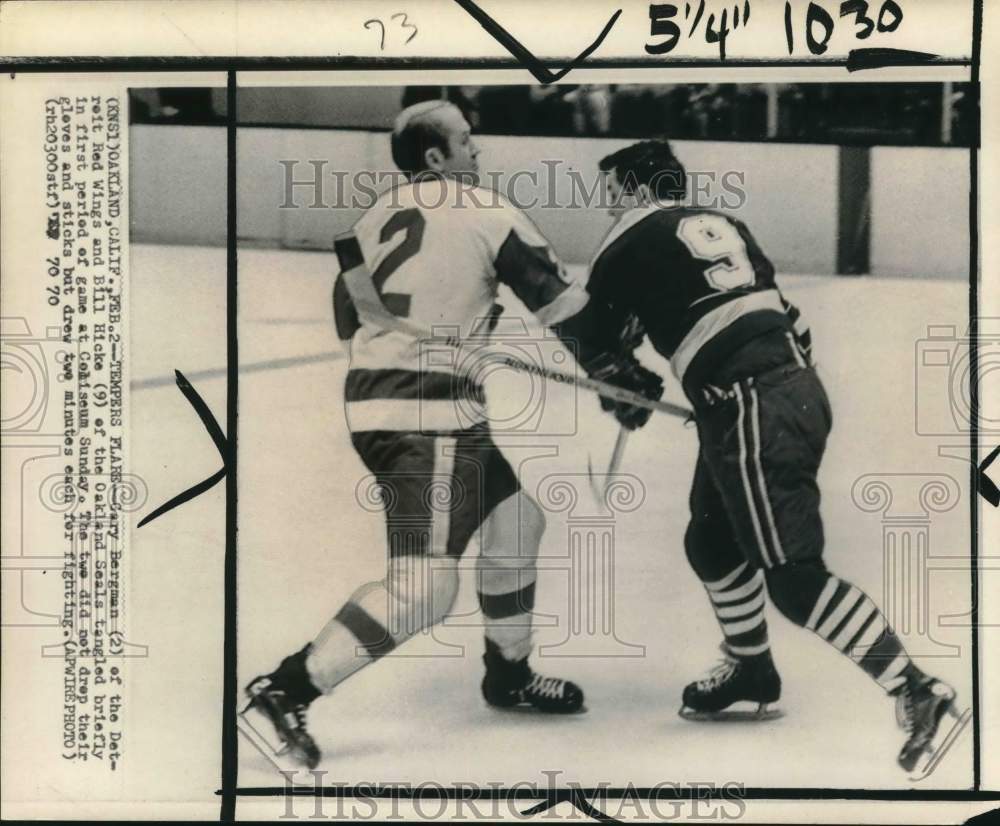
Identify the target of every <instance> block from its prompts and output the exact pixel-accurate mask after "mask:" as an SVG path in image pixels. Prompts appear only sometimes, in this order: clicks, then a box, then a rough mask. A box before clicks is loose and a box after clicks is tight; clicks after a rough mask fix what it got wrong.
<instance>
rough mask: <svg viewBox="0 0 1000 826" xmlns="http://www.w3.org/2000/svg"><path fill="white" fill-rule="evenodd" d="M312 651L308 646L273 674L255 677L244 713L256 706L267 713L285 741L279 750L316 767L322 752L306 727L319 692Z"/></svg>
mask: <svg viewBox="0 0 1000 826" xmlns="http://www.w3.org/2000/svg"><path fill="white" fill-rule="evenodd" d="M308 652H309V646H306V647H305V648H304V649H302V651H300V652H298V653H297V654H293V655H292V656H290V657H286V658H285V659H284V660H283V661H282V663H281V665H280V666H279V667H278V668H277V669H276V670H275V671H273V672H272V673H271V674H265V675H262V676H260V677H257V678H256V679H254V680H253V681H252V682H251V683H250V684H249V685H248V686H247V687H246V693H247V697H249V702H248V703H247V705H246V706H245V707H244V709H243V711H242V712H241V713H242V714H246V712H247V711H249V710H250V709H251V708H253V709H256V710H257V711H259V712H260V713H261V714H263V715H264V717H266V718H267V720H268V722H270V723H271V725H272V726H273V727H274V731H275V733H276V734H277V736H278V737H279V738H280V740H281V742H282V743H283V744H284V747H283V748H282V749H280V750H279V751H278V752H277V753H278V754H279V755H280V754H285V753H287V754H289V755H290V756H291V757H292V758H293V759H294V760H295V761H296V762H298V763H300V764H302V765H304V766H306V767H307V768H310V769H314V768H316V766H318V765H319V761H320V751H319V747H318V746H317V745H316V741H315V740H313V738H312V735H310V734H309V731H308V730H307V729H306V711H307V709H308V708H309V704H310V703H311V702H312V701H313V700H314V699H315V698H316V697H318V696H319V692H318V691H317V690H316V689H315V688H314V687H313V685H312V683H311V682H309V678H308V675H307V674H306V671H305V658H306V656H307V655H308Z"/></svg>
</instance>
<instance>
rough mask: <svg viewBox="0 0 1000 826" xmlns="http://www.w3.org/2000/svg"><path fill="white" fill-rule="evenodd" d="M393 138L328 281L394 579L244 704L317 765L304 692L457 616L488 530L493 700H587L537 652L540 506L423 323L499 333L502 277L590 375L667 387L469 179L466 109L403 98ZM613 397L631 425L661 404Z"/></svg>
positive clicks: (465, 333) (472, 159) (520, 703)
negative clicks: (371, 199)
mask: <svg viewBox="0 0 1000 826" xmlns="http://www.w3.org/2000/svg"><path fill="white" fill-rule="evenodd" d="M391 140H392V155H393V160H394V161H395V163H396V165H397V166H398V167H399V168H400V170H401V171H402V172H403V173H404V174H405V175H406V176H407V181H406V182H405V183H404V184H403V185H401V186H398V187H395V188H393V189H392V190H390V191H388V192H386V193H383V195H382V196H381V197H380V198H379V199H378V201H377V203H375V204H374V206H373V207H372V208H371V209H369V210H368V211H367V212H366V213H365V214H364V215H363V216H362V217H361V219H360V220H359V221H358V223H357V224H356V226H355V227H354V230H353V233H352V234H351V236H350V237H348V238H345V239H342V240H340V241H338V242H337V245H336V252H337V255H338V258H339V260H340V265H341V275H340V276H339V277H338V281H337V284H336V287H335V291H334V305H335V316H336V324H337V331H338V334H339V336H340V337H341V338H342V339H344V340H347V341H349V342H350V355H351V363H350V369H349V371H348V374H347V379H346V383H345V390H344V398H345V406H346V414H347V422H348V426H349V429H350V431H351V440H352V443H353V445H354V448H355V449H356V451H357V452H358V454H359V455H360V457H361V458H362V460H363V461H364V463H365V465H366V466H367V467H368V469H369V470H370V471H371V472H372V473H373V474H374V475H375V478H376V480H377V482H378V484H379V486H380V488H381V491H382V501H383V507H384V511H385V517H386V527H387V539H388V564H387V573H386V577H385V578H384V579H382V580H381V581H379V582H371V583H367V584H365V585H362V586H361V587H360V588H358V589H357V590H356V591H355V592H354V594H353V595H352V596H351V597H350V599H348V601H347V602H346V603H345V604H344V605H343V606H342V607H341V608H340V610H339V611H338V612H337V614H336V615H335V616H334V617H333V618H332V619H331V620H330V622H329V623H328V624H327V625H326V627H325V628H323V629H322V631H321V632H320V633H319V635H318V636H317V637H316V638H315V639H314V640H313V641H312V642H310V643H309V644H308V645H306V646H305V647H304V648H303V649H302V650H300V651H298V652H296V653H294V654H291V655H290V656H288V657H286V658H285V659H284V660H283V661H282V662H281V664H280V665H279V666H278V668H277V669H276V670H274V671H273V672H271V673H270V674H266V675H263V676H261V677H258V678H256V679H255V680H253V681H252V682H251V683H250V685H249V686H247V693H248V695H249V697H250V704H251V705H253V706H255V707H256V708H257V709H258V710H259V711H260V712H262V713H263V714H264V715H265V716H266V717H267V718H268V719H269V720H270V721H271V723H272V724H273V725H274V727H275V729H276V732H277V734H278V736H279V737H280V738H281V739H282V740H283V741H284V742H285V744H286V745H287V746H288V748H289V751H290V753H291V754H292V755H293V756H295V757H296V758H297V759H298V760H299V761H300V762H302V763H304V764H306V765H307V766H309V767H314V766H316V765H317V764H318V763H319V760H320V751H319V748H318V746H317V745H316V743H315V741H314V740H313V738H312V737H311V735H310V734H309V733H308V731H307V730H306V719H305V717H306V711H307V708H308V706H309V704H310V703H311V702H312V701H313V700H315V699H316V698H317V697H319V696H321V695H322V694H328V693H330V692H331V691H333V690H334V688H335V687H336V686H337V685H338V684H339V683H340V682H342V681H343V680H344V679H346V678H347V677H349V676H350V675H351V674H353V673H354V672H356V671H357V670H358V669H360V668H362V667H363V666H365V665H368V664H369V663H371V662H373V661H375V660H377V659H379V658H380V657H383V656H385V655H386V654H389V653H390V652H392V651H393V650H394V649H395V648H396V647H397V646H399V645H401V644H402V643H403V642H405V641H406V640H407V639H408V638H409V637H411V636H412V635H413V634H415V633H416V632H417V631H419V630H421V629H423V628H426V627H428V626H429V625H431V624H433V623H436V622H438V621H440V620H441V619H442V618H443V617H444V616H446V615H447V614H448V612H449V611H450V609H451V607H452V604H453V602H454V600H455V595H456V592H457V589H458V571H457V562H458V559H459V558H460V557H461V555H462V553H463V552H464V550H465V548H466V545H467V544H468V543H469V541H470V539H471V538H472V536H473V535H474V534H475V533H477V532H478V533H479V535H480V537H481V553H480V556H479V558H478V560H477V567H476V570H477V575H476V579H477V581H476V587H477V593H478V597H479V605H480V608H481V610H482V613H483V616H484V626H485V646H486V651H485V655H484V657H483V660H484V663H485V672H486V673H485V676H484V678H483V682H482V693H483V696H484V698H485V700H486V702H487V703H488V704H489V705H491V706H493V707H498V708H514V707H522V708H527V709H532V710H535V711H539V712H549V713H567V712H575V711H579V710H581V709H582V708H583V699H584V698H583V692H582V690H581V689H580V688H579V687H578V686H577V685H575V684H574V683H572V682H570V681H569V680H564V679H560V678H557V677H545V676H542V675H541V674H538V673H537V672H535V671H533V670H532V668H531V667H530V665H529V663H528V656H529V654H530V652H531V647H532V646H531V611H532V608H533V605H534V591H535V577H536V573H535V558H536V555H537V552H538V547H539V543H540V541H541V536H542V532H543V530H544V528H545V518H544V515H543V513H542V511H541V509H540V508H539V506H538V505H537V504H536V503H535V502H534V500H533V499H532V498H531V497H530V496H529V495H528V494H527V493H525V492H524V491H523V490H521V487H520V484H519V482H518V479H517V476H516V474H515V473H514V471H513V470H512V469H511V467H510V465H509V464H508V463H507V461H506V459H505V458H504V457H503V455H502V454H501V453H500V451H499V450H498V449H497V447H496V446H495V445H494V443H493V441H492V439H491V436H490V431H489V423H488V419H487V413H486V408H485V405H484V401H485V399H484V395H483V388H482V387H481V386H479V385H478V384H477V383H476V381H475V380H474V379H472V378H469V376H468V373H467V372H465V371H462V370H459V369H457V368H455V367H454V363H453V362H452V363H448V362H447V360H443V359H441V358H440V350H436V349H435V348H433V347H428V346H427V344H426V342H422V341H421V340H420V336H419V335H415V334H414V333H413V332H412V330H440V329H442V328H443V329H447V330H448V332H449V334H450V335H453V336H458V337H460V338H462V339H467V338H469V337H476V336H481V335H483V334H485V333H488V332H489V329H490V328H491V326H492V324H493V323H494V322H495V318H496V311H495V308H496V305H495V303H494V302H495V298H496V295H497V289H498V285H499V284H500V283H503V284H506V285H507V286H509V287H510V288H511V289H512V290H513V292H514V293H515V294H516V295H517V297H518V298H519V299H520V300H521V301H522V302H523V303H524V304H525V306H526V307H527V308H528V309H529V310H530V311H531V312H532V313H533V314H534V315H535V316H536V317H537V319H538V320H539V321H540V322H541V323H543V324H544V325H546V326H549V327H550V328H552V329H553V330H554V331H555V332H556V333H557V334H558V335H559V336H560V337H561V338H562V339H563V341H565V342H566V343H567V345H568V346H569V347H570V349H571V351H573V352H574V353H575V354H576V356H577V358H578V360H579V362H580V364H581V365H582V366H583V367H584V369H585V370H586V371H587V372H588V373H589V374H590V375H591V376H593V377H597V378H601V379H603V380H604V381H606V382H609V383H612V384H615V385H618V386H621V387H625V388H627V389H629V390H633V391H636V392H639V393H642V394H644V395H646V396H647V397H649V398H659V397H660V395H661V394H662V383H661V381H660V379H659V377H657V376H655V375H654V374H652V373H650V372H649V371H646V370H644V369H643V368H642V367H640V366H639V364H638V362H636V361H635V360H634V359H633V358H632V357H631V356H630V355H627V354H619V353H618V352H617V351H618V349H619V348H618V341H617V338H616V337H610V338H609V337H608V332H607V331H610V330H611V329H612V325H610V324H604V323H603V317H602V312H603V311H602V309H601V307H600V306H598V305H595V304H594V302H591V301H590V300H589V296H588V294H587V292H586V291H585V290H584V289H583V288H582V287H581V286H579V285H578V284H574V283H572V282H570V281H569V280H567V279H566V278H565V275H564V271H563V267H562V265H561V264H560V262H559V261H558V259H557V258H556V256H555V255H554V254H553V252H552V250H551V249H550V248H549V245H548V244H547V242H546V241H545V239H544V238H543V237H542V235H541V234H540V233H539V232H538V230H537V228H536V227H535V226H534V225H533V224H532V223H531V222H530V221H529V220H528V218H527V217H526V216H525V215H524V214H523V213H521V212H520V211H519V210H518V209H516V208H515V207H514V206H512V205H511V204H510V203H509V202H507V201H505V200H504V199H503V198H501V197H500V196H499V195H498V194H497V193H495V192H493V191H491V190H486V189H481V188H478V186H476V182H477V177H476V176H477V172H478V163H477V155H478V154H479V150H478V148H477V147H476V145H475V143H474V142H473V140H472V137H471V134H470V128H469V124H468V123H467V122H466V120H465V118H464V117H463V116H462V114H461V113H460V111H459V110H458V109H457V108H456V107H454V106H453V105H451V104H448V103H445V102H442V101H431V102H427V103H421V104H417V105H415V106H411V107H409V108H408V109H406V110H404V111H403V112H402V113H401V114H400V116H399V118H398V119H397V122H396V125H395V128H394V130H393V133H392V138H391ZM407 325H409V328H408V326H407ZM442 362H443V363H442ZM602 403H603V405H604V407H605V409H607V410H610V411H611V412H613V413H614V415H615V416H616V418H618V420H619V421H620V422H621V423H622V424H623V425H624V426H626V427H629V428H633V429H634V428H636V427H640V426H642V425H643V424H645V422H646V421H647V420H648V418H649V415H650V411H649V410H647V409H644V408H641V407H635V406H631V405H628V404H626V403H621V402H612V401H610V400H606V399H605V400H602ZM345 713H346V710H345Z"/></svg>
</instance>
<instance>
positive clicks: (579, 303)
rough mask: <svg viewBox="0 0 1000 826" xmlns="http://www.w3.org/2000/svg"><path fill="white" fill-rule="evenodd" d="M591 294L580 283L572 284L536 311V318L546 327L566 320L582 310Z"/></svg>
mask: <svg viewBox="0 0 1000 826" xmlns="http://www.w3.org/2000/svg"><path fill="white" fill-rule="evenodd" d="M589 300H590V296H589V295H588V294H587V291H586V290H585V289H583V287H581V286H580V285H579V284H571V285H570V286H568V287H567V288H566V289H565V290H563V291H562V292H561V293H560V294H559V295H558V296H556V298H555V299H554V300H553V301H550V302H549V303H548V304H546V305H545V306H544V307H540V308H539V309H537V310H535V311H534V314H535V318H537V319H538V320H539V322H540V323H542V324H544V325H545V326H546V327H551V326H552V325H553V324H558V323H559V322H560V321H565V320H566V319H567V318H570V317H571V316H574V315H576V314H577V313H578V312H580V310H582V309H583V308H584V307H585V306H586V305H587V302H588V301H589Z"/></svg>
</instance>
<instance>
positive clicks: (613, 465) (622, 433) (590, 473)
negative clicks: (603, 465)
mask: <svg viewBox="0 0 1000 826" xmlns="http://www.w3.org/2000/svg"><path fill="white" fill-rule="evenodd" d="M631 432H632V431H630V430H629V429H628V428H627V427H625V426H624V425H622V426H621V427H619V428H618V438H617V439H615V449H614V450H613V451H611V461H610V462H608V470H607V472H606V473H605V474H604V476H605V479H604V487H603V488H599V487H598V486H597V479H596V478H595V476H594V468H593V465H592V464H591V462H590V456H587V478H588V480H589V481H590V489H591V491H593V493H594V496H595V498H596V499H597V500H598V501H599V502H602V501H604V498H605V497H606V496H607V494H608V487H609V486H610V485H611V477H612V476H614V475H615V474H616V473H618V468H619V467H621V463H622V457H623V456H624V455H625V443H626V442H627V441H628V434H629V433H631Z"/></svg>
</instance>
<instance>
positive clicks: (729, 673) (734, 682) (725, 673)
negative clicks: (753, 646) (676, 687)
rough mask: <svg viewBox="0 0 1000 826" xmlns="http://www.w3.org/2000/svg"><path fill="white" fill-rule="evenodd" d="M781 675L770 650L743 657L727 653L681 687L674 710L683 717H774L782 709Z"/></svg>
mask: <svg viewBox="0 0 1000 826" xmlns="http://www.w3.org/2000/svg"><path fill="white" fill-rule="evenodd" d="M780 697H781V678H780V677H779V676H778V672H777V670H775V667H774V661H773V660H772V659H771V654H770V652H765V653H763V654H758V655H757V656H755V657H747V658H745V659H741V658H737V657H733V656H731V655H729V654H727V655H726V657H725V659H724V660H723V661H722V662H721V663H719V664H718V665H717V666H716V667H715V668H713V669H712V670H711V672H709V674H708V676H707V677H705V678H703V679H701V680H698V681H696V682H693V683H690V684H689V685H687V686H686V687H685V688H684V693H683V695H682V703H683V705H682V706H681V709H680V711H679V712H678V713H679V714H680V716H681V717H683V718H684V719H685V720H697V721H726V720H750V721H764V720H774V719H776V718H778V717H781V716H782V713H783V712H782V711H781V709H779V708H776V707H775V706H774V704H775V703H777V702H778V699H779V698H780Z"/></svg>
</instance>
